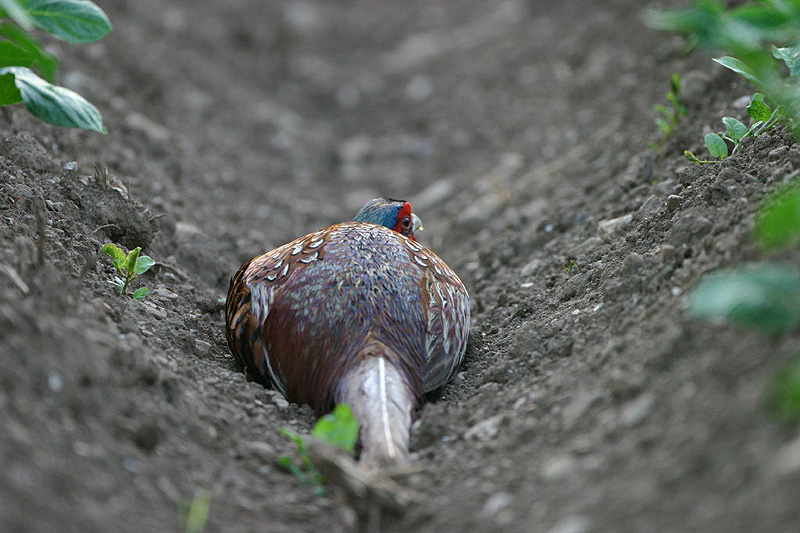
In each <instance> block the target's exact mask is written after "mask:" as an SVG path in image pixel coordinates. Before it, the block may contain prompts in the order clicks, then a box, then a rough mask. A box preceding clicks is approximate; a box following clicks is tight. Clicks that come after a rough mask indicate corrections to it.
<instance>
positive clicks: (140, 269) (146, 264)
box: [103, 243, 155, 300]
mask: <svg viewBox="0 0 800 533" xmlns="http://www.w3.org/2000/svg"><path fill="white" fill-rule="evenodd" d="M103 251H104V252H105V253H107V254H108V255H109V257H111V264H113V265H114V268H116V269H117V272H119V273H120V275H121V276H122V277H119V276H114V278H113V279H111V280H109V281H108V283H110V284H111V285H113V286H114V287H116V288H117V289H119V293H120V294H121V295H122V296H127V295H128V285H130V283H131V281H133V280H134V279H136V277H137V276H138V275H139V274H143V273H145V272H147V270H148V269H149V268H150V267H151V266H153V265H154V264H155V261H153V260H152V259H151V258H150V257H149V256H147V255H139V253H140V252H141V251H142V249H141V247H138V246H137V247H136V248H134V249H133V250H131V251H130V252H128V254H127V255H125V252H123V251H122V249H120V248H118V247H117V246H116V245H114V244H111V243H109V244H106V245H104V246H103ZM149 292H150V289H148V288H147V287H139V288H138V289H136V290H135V291H133V293H132V294H131V297H132V298H133V299H134V300H141V299H143V298H144V297H145V296H147V294H148V293H149Z"/></svg>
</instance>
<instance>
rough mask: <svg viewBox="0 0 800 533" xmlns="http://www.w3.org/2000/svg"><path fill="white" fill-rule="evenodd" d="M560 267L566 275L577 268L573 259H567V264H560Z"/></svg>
mask: <svg viewBox="0 0 800 533" xmlns="http://www.w3.org/2000/svg"><path fill="white" fill-rule="evenodd" d="M561 268H563V269H564V272H566V273H567V275H568V276H571V275H572V274H574V273H575V271H576V269H577V268H578V264H577V263H575V260H574V259H570V260H569V264H566V265H562V266H561Z"/></svg>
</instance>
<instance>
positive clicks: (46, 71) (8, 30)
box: [0, 23, 58, 83]
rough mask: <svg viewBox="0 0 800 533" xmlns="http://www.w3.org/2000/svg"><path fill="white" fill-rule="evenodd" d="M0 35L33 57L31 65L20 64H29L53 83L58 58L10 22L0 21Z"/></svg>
mask: <svg viewBox="0 0 800 533" xmlns="http://www.w3.org/2000/svg"><path fill="white" fill-rule="evenodd" d="M0 35H2V36H4V37H6V38H7V39H8V40H9V41H10V42H11V43H13V44H14V45H16V46H18V47H20V48H22V49H23V50H25V51H26V52H27V53H28V54H30V56H31V57H33V58H34V61H33V63H32V64H31V65H24V64H22V65H20V66H30V67H32V68H35V69H36V70H38V71H39V73H40V74H41V75H42V77H43V78H44V79H46V80H47V81H49V82H50V83H55V81H56V80H55V77H56V70H57V69H58V60H57V59H56V58H55V56H53V55H52V54H48V53H47V52H45V50H44V48H43V47H42V45H41V43H40V42H39V41H37V40H36V39H34V38H33V37H32V36H30V35H29V34H28V33H26V32H25V31H24V30H21V29H20V28H18V27H16V26H13V25H11V24H3V23H0ZM0 66H5V65H0ZM11 66H14V65H11Z"/></svg>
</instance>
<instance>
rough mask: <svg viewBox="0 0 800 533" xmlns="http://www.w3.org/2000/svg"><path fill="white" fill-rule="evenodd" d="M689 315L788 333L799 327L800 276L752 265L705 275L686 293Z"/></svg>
mask: <svg viewBox="0 0 800 533" xmlns="http://www.w3.org/2000/svg"><path fill="white" fill-rule="evenodd" d="M689 311H690V312H691V314H693V315H694V316H696V317H698V318H704V319H711V320H715V319H716V320H724V321H727V322H731V323H733V324H737V325H742V326H746V327H753V328H757V329H760V330H762V331H764V332H766V333H771V334H776V335H777V334H780V333H784V332H787V331H790V330H791V329H793V328H794V327H796V326H797V325H798V324H800V273H798V272H797V271H796V270H795V269H792V268H788V267H782V266H778V265H771V264H752V265H744V266H739V267H736V268H733V269H730V270H721V271H717V272H713V273H710V274H707V275H705V276H703V278H702V279H701V280H700V281H699V282H698V283H697V284H696V285H695V286H693V287H692V288H691V290H690V292H689Z"/></svg>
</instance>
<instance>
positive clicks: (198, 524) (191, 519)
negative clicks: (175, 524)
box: [178, 489, 211, 533]
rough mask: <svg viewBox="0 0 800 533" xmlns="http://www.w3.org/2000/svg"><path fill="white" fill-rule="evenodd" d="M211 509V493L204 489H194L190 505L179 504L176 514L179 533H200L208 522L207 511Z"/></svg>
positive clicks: (183, 502)
mask: <svg viewBox="0 0 800 533" xmlns="http://www.w3.org/2000/svg"><path fill="white" fill-rule="evenodd" d="M210 508H211V493H210V492H209V491H208V490H206V489H196V490H195V491H194V498H192V501H191V503H186V502H185V501H182V502H180V504H179V506H178V514H179V518H180V526H181V531H182V532H184V533H202V532H203V530H205V528H206V522H207V521H208V510H209V509H210Z"/></svg>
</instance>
